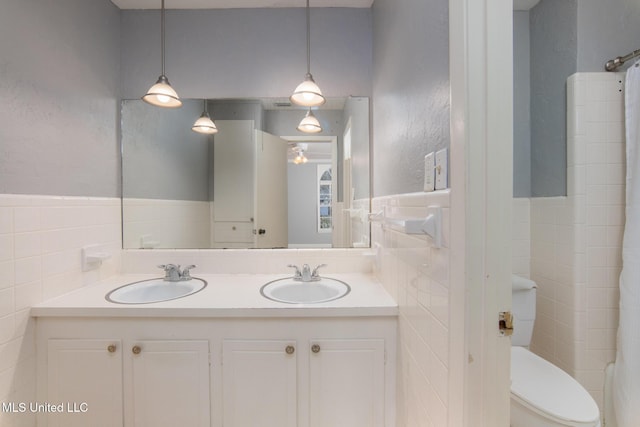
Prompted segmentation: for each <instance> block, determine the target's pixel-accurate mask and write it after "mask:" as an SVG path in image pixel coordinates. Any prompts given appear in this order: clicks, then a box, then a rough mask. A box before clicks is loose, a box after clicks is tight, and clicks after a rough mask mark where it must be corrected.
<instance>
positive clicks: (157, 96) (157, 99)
mask: <svg viewBox="0 0 640 427" xmlns="http://www.w3.org/2000/svg"><path fill="white" fill-rule="evenodd" d="M142 100H143V101H144V102H146V103H148V104H151V105H155V106H157V107H165V108H178V107H180V106H182V101H180V98H179V97H178V94H177V93H176V91H175V90H173V88H172V87H171V85H170V84H169V80H168V79H167V77H166V76H165V75H164V74H163V75H161V76H160V77H158V81H157V82H156V84H154V85H153V86H151V88H150V89H149V90H148V91H147V93H146V94H145V95H144V96H143V97H142Z"/></svg>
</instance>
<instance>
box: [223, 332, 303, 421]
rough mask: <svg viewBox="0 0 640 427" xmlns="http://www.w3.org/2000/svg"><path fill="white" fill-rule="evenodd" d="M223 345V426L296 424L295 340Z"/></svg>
mask: <svg viewBox="0 0 640 427" xmlns="http://www.w3.org/2000/svg"><path fill="white" fill-rule="evenodd" d="M222 347H223V350H222V384H223V393H222V400H223V402H222V414H223V425H224V426H225V427H234V426H236V427H239V426H260V425H265V426H267V425H268V426H279V427H296V426H297V422H298V420H297V413H298V412H297V402H298V398H297V397H298V388H297V377H298V374H297V362H296V358H297V354H296V351H295V348H296V342H295V340H225V341H224V343H223V344H222Z"/></svg>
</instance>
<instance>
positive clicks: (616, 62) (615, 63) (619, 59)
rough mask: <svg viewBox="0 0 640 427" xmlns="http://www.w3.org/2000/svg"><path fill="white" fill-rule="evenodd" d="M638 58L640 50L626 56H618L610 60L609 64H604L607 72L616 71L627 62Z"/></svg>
mask: <svg viewBox="0 0 640 427" xmlns="http://www.w3.org/2000/svg"><path fill="white" fill-rule="evenodd" d="M636 56H640V49H638V50H634V51H633V52H631V53H629V54H627V55H625V56H618V57H617V58H616V59H610V60H608V61H607V63H606V64H604V69H605V70H607V71H614V70H615V69H616V68H618V67H619V66H621V65H622V64H624V63H625V61H628V60H630V59H632V58H635V57H636Z"/></svg>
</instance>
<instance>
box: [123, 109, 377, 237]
mask: <svg viewBox="0 0 640 427" xmlns="http://www.w3.org/2000/svg"><path fill="white" fill-rule="evenodd" d="M205 106H206V108H207V111H208V112H209V114H210V116H211V118H212V119H213V120H214V122H215V123H216V126H217V128H218V133H216V134H215V135H203V134H199V133H196V132H194V131H192V130H191V126H192V125H193V123H194V122H195V120H196V119H197V118H198V117H200V115H201V114H202V112H203V110H204V108H205ZM305 113H306V111H305V110H304V109H302V110H301V109H300V107H294V106H291V105H290V102H289V100H288V99H286V98H285V99H275V98H270V99H224V100H216V99H207V100H202V99H200V100H196V99H192V100H183V106H182V107H181V108H179V109H162V108H157V107H153V106H150V105H148V104H146V103H144V102H143V101H140V100H124V101H122V129H121V144H122V206H123V215H122V230H123V247H124V248H125V249H153V248H162V249H169V248H172V249H206V248H215V249H223V248H323V247H341V248H345V247H347V248H348V247H368V246H369V239H370V227H369V221H368V214H369V212H370V183H369V178H370V158H369V98H367V97H346V98H335V99H328V100H327V103H326V104H325V105H323V106H322V107H320V108H319V109H317V110H314V114H315V116H316V117H317V118H318V120H319V121H320V124H321V125H322V132H320V133H316V134H306V133H302V132H300V131H298V130H296V127H297V126H298V124H299V122H300V120H301V119H302V118H303V117H304V115H305Z"/></svg>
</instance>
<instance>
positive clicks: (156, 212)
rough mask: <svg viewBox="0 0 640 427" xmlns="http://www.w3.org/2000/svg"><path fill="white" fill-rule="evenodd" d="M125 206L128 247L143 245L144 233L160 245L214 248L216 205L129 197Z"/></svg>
mask: <svg viewBox="0 0 640 427" xmlns="http://www.w3.org/2000/svg"><path fill="white" fill-rule="evenodd" d="M122 209H123V216H124V219H125V221H124V224H123V226H124V233H123V239H124V245H123V246H124V247H125V248H141V247H142V246H141V238H142V236H144V235H146V236H149V237H148V238H149V239H150V240H154V241H156V242H157V243H158V246H157V247H158V248H175V249H182V248H210V247H211V212H212V205H211V203H210V202H208V201H203V202H198V201H190V200H160V199H133V198H127V199H124V201H123V208H122ZM184 224H189V225H190V226H189V227H185V226H184Z"/></svg>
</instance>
